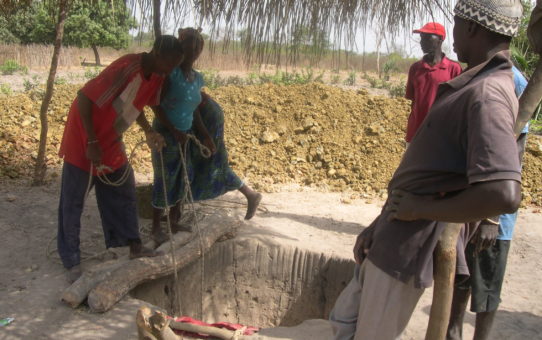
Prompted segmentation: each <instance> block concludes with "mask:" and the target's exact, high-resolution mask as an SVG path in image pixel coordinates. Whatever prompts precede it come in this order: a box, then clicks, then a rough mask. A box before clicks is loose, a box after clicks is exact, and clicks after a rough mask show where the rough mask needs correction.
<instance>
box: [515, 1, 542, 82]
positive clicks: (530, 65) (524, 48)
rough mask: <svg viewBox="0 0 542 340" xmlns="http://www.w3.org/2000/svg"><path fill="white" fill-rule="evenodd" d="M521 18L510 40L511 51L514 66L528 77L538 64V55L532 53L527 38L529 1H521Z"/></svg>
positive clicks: (530, 7) (529, 12)
mask: <svg viewBox="0 0 542 340" xmlns="http://www.w3.org/2000/svg"><path fill="white" fill-rule="evenodd" d="M521 3H522V5H523V18H522V19H521V25H520V27H519V31H518V35H517V36H516V37H515V38H514V39H512V44H511V48H510V49H511V51H512V59H513V60H514V64H516V67H518V68H519V69H520V70H521V71H522V72H523V73H524V74H525V75H526V76H528V77H530V76H531V75H532V73H533V71H534V69H535V68H536V65H537V64H538V58H539V56H538V54H536V53H535V52H534V51H533V48H532V46H531V44H530V43H529V38H528V37H527V27H528V26H529V19H530V17H531V11H532V5H531V1H530V0H522V1H521Z"/></svg>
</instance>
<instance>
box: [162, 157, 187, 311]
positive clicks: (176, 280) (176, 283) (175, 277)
mask: <svg viewBox="0 0 542 340" xmlns="http://www.w3.org/2000/svg"><path fill="white" fill-rule="evenodd" d="M159 154H160V170H161V172H162V190H163V192H164V206H165V208H164V213H165V215H166V224H167V231H168V236H169V244H170V251H171V262H172V265H173V285H174V286H175V288H174V289H173V291H174V294H175V295H176V296H177V302H178V303H179V315H182V298H181V294H180V286H179V277H178V274H177V259H176V258H175V244H174V240H173V231H172V230H171V219H170V217H169V204H168V199H167V187H166V174H165V171H164V157H163V155H162V150H160V151H159Z"/></svg>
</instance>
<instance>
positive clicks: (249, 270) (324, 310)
mask: <svg viewBox="0 0 542 340" xmlns="http://www.w3.org/2000/svg"><path fill="white" fill-rule="evenodd" d="M201 270H202V268H201V259H199V260H198V261H195V262H193V263H191V264H190V265H188V266H186V267H185V268H183V269H182V270H181V271H179V272H178V278H179V285H180V290H181V313H179V312H178V308H177V307H176V306H174V305H172V298H171V296H172V295H173V294H174V286H173V276H169V277H164V278H161V279H157V280H155V281H151V282H147V283H144V284H142V285H140V286H138V287H136V288H135V289H134V290H133V291H132V292H131V295H132V296H133V297H135V298H137V299H140V300H144V301H147V302H150V303H152V304H153V305H155V306H158V307H161V308H164V309H165V310H167V312H168V313H169V314H170V315H179V314H181V315H185V316H190V317H194V318H198V319H202V320H204V321H206V322H219V321H227V322H233V323H241V324H245V325H250V326H257V327H274V326H293V325H297V324H299V323H301V322H302V321H303V320H307V319H318V318H327V317H328V314H329V312H330V310H331V308H333V305H334V303H335V300H336V299H337V297H338V295H339V294H340V292H341V291H342V290H343V288H344V287H345V286H346V284H347V283H348V282H349V281H350V279H351V278H352V273H353V270H354V262H353V261H352V260H346V259H338V258H332V257H329V256H327V255H324V254H321V253H315V252H311V251H307V250H301V249H299V248H291V247H281V246H280V245H278V244H273V243H263V242H262V241H259V240H254V239H243V240H238V239H231V240H227V241H224V242H219V243H216V244H215V245H214V246H213V247H212V248H211V250H210V251H209V252H208V253H207V254H205V263H204V283H203V292H204V294H203V310H204V312H203V315H201V313H200V310H201V304H202V302H201V301H202V299H201V296H202V294H201V291H202V280H201ZM173 300H174V301H177V299H175V298H173Z"/></svg>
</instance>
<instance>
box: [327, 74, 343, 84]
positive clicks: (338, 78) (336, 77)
mask: <svg viewBox="0 0 542 340" xmlns="http://www.w3.org/2000/svg"><path fill="white" fill-rule="evenodd" d="M340 81H341V76H339V75H338V74H335V75H332V76H331V79H330V80H329V82H330V83H331V84H333V85H335V84H338V83H339V82H340Z"/></svg>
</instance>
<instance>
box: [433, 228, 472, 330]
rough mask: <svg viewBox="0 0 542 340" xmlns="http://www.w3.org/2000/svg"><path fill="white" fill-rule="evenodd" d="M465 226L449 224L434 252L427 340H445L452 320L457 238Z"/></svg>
mask: <svg viewBox="0 0 542 340" xmlns="http://www.w3.org/2000/svg"><path fill="white" fill-rule="evenodd" d="M462 227H463V224H457V223H448V224H447V225H446V227H445V228H444V231H443V232H442V235H441V236H440V239H439V242H438V243H437V247H436V249H435V252H434V261H435V272H434V274H433V277H434V281H435V286H434V289H433V301H432V303H431V311H430V313H429V324H428V326H427V332H426V333H425V340H444V339H445V338H446V330H447V329H448V322H449V320H450V311H451V306H452V297H453V292H454V277H455V267H456V256H457V251H456V244H457V237H458V236H459V232H460V231H461V228H462Z"/></svg>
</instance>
